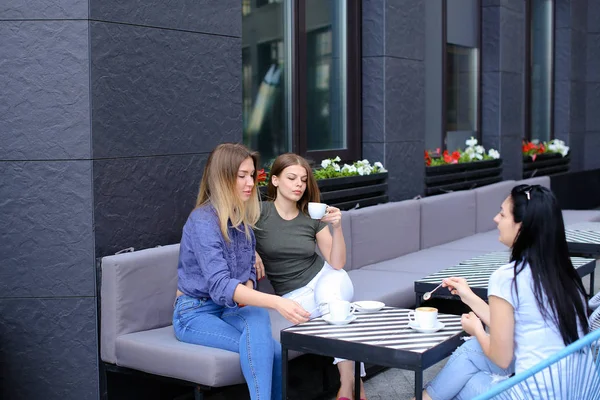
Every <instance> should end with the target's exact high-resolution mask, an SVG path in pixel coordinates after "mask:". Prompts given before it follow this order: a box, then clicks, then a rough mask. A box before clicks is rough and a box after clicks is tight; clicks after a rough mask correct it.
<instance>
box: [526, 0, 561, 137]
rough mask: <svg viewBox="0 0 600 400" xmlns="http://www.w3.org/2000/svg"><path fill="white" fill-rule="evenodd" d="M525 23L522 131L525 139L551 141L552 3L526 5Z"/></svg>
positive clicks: (540, 1)
mask: <svg viewBox="0 0 600 400" xmlns="http://www.w3.org/2000/svg"><path fill="white" fill-rule="evenodd" d="M527 20H528V21H529V29H528V36H529V37H528V40H527V53H528V56H527V65H526V68H527V71H526V80H527V82H526V88H527V90H526V93H527V98H526V99H525V106H526V118H525V121H526V124H527V126H526V129H525V134H526V138H527V139H528V140H539V141H540V142H543V141H548V140H550V139H552V138H553V123H552V120H553V91H554V87H553V82H552V81H553V74H554V71H553V68H554V65H553V57H554V33H553V32H554V2H553V1H552V0H531V1H529V2H527Z"/></svg>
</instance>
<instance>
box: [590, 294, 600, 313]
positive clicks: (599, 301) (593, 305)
mask: <svg viewBox="0 0 600 400" xmlns="http://www.w3.org/2000/svg"><path fill="white" fill-rule="evenodd" d="M588 304H589V306H590V309H592V310H595V309H597V308H598V307H600V292H598V293H596V295H595V296H594V297H592V298H591V299H590V301H589V303H588Z"/></svg>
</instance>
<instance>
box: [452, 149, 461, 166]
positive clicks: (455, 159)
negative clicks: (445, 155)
mask: <svg viewBox="0 0 600 400" xmlns="http://www.w3.org/2000/svg"><path fill="white" fill-rule="evenodd" d="M452 159H453V160H454V164H456V163H457V162H458V160H459V159H460V152H458V151H455V152H453V153H452Z"/></svg>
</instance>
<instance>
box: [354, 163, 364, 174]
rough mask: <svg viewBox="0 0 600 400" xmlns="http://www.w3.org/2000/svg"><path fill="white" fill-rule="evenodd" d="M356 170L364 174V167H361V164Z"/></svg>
mask: <svg viewBox="0 0 600 400" xmlns="http://www.w3.org/2000/svg"><path fill="white" fill-rule="evenodd" d="M356 171H357V172H358V174H359V175H361V176H362V175H364V174H365V167H363V166H362V165H360V166H359V167H358V168H357V169H356Z"/></svg>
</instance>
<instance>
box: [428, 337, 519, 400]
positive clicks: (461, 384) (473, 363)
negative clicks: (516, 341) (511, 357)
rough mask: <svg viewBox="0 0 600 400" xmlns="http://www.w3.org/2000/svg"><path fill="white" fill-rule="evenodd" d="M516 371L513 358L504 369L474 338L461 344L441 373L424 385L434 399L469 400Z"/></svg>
mask: <svg viewBox="0 0 600 400" xmlns="http://www.w3.org/2000/svg"><path fill="white" fill-rule="evenodd" d="M513 372H514V361H513V362H512V363H511V365H510V366H509V367H508V368H507V369H502V368H500V367H498V366H497V365H496V364H494V363H493V362H492V361H491V360H490V359H489V358H487V357H486V356H485V354H484V353H483V350H482V349H481V346H480V345H479V342H478V341H477V339H475V338H474V337H473V338H472V339H469V340H467V341H466V342H465V343H464V344H463V345H462V346H460V347H459V348H458V349H456V351H455V352H454V353H452V356H450V359H448V362H447V363H446V365H445V366H444V368H442V370H441V371H440V373H439V374H438V375H437V376H436V377H435V378H434V379H433V380H432V381H431V382H429V383H428V384H427V385H426V386H425V390H427V393H428V394H429V396H430V397H431V398H432V399H433V400H446V399H447V400H450V399H456V400H469V399H472V398H474V397H476V396H477V395H480V394H482V393H485V392H487V391H488V390H489V389H490V388H491V387H492V385H493V384H494V383H497V382H499V381H501V380H503V379H506V378H508V376H509V375H510V374H512V373H513Z"/></svg>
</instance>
